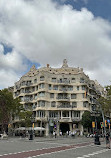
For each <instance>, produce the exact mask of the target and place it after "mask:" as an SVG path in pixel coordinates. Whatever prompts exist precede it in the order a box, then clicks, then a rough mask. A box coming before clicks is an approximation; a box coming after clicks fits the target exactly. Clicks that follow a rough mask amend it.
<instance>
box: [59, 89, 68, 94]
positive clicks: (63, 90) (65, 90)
mask: <svg viewBox="0 0 111 158" xmlns="http://www.w3.org/2000/svg"><path fill="white" fill-rule="evenodd" d="M59 91H62V92H63V93H67V91H68V88H60V89H59Z"/></svg>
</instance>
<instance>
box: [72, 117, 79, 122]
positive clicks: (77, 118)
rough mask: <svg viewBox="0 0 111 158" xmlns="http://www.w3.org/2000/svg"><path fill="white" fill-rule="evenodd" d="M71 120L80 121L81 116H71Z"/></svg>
mask: <svg viewBox="0 0 111 158" xmlns="http://www.w3.org/2000/svg"><path fill="white" fill-rule="evenodd" d="M72 121H73V122H75V121H76V122H78V121H81V118H80V117H72Z"/></svg>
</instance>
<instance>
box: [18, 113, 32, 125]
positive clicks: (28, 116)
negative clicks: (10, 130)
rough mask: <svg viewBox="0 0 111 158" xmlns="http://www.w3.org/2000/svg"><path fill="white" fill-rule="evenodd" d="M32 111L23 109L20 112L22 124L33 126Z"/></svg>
mask: <svg viewBox="0 0 111 158" xmlns="http://www.w3.org/2000/svg"><path fill="white" fill-rule="evenodd" d="M32 114H33V112H32V111H21V112H20V113H19V118H20V120H21V126H25V127H31V126H32V122H31V121H32V119H33V118H32Z"/></svg>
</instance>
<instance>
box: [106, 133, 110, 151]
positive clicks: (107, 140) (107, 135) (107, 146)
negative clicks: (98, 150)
mask: <svg viewBox="0 0 111 158" xmlns="http://www.w3.org/2000/svg"><path fill="white" fill-rule="evenodd" d="M106 148H107V149H110V135H109V133H107V134H106Z"/></svg>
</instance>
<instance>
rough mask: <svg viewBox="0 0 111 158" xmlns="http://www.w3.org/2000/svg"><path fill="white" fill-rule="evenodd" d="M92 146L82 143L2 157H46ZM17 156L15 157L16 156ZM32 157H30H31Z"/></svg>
mask: <svg viewBox="0 0 111 158" xmlns="http://www.w3.org/2000/svg"><path fill="white" fill-rule="evenodd" d="M89 145H91V143H80V144H72V145H69V146H59V147H52V148H46V149H37V150H31V151H25V152H24V151H22V152H19V153H12V154H10V155H9V154H8V155H7V156H5V154H4V155H1V156H0V157H5V158H12V157H13V158H14V157H17V156H18V157H19V156H20V157H21V156H22V157H23V156H24V157H29V158H30V157H33V156H34V157H35V156H36V157H37V156H40V155H45V154H51V153H57V152H62V151H66V150H72V149H77V148H82V147H86V146H89ZM14 155H15V156H14ZM29 155H30V156H29Z"/></svg>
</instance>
